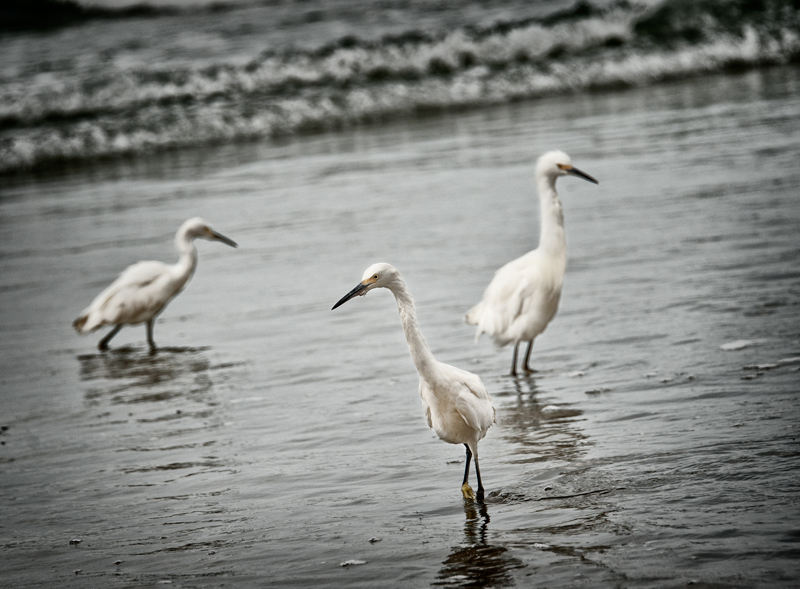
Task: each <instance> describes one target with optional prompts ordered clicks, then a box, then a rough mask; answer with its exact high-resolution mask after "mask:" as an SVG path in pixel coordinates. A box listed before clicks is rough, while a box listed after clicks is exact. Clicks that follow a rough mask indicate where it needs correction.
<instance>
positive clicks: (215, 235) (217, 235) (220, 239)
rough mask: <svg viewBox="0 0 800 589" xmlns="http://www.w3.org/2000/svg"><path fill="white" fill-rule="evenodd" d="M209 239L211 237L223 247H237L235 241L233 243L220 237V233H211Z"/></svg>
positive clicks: (227, 238) (222, 236)
mask: <svg viewBox="0 0 800 589" xmlns="http://www.w3.org/2000/svg"><path fill="white" fill-rule="evenodd" d="M211 237H213V238H214V239H216V240H217V241H221V242H222V243H224V244H225V245H229V246H231V247H239V246H238V244H237V243H236V242H235V241H233V240H232V239H231V238H230V237H225V236H224V235H222V234H221V233H217V232H216V231H212V232H211Z"/></svg>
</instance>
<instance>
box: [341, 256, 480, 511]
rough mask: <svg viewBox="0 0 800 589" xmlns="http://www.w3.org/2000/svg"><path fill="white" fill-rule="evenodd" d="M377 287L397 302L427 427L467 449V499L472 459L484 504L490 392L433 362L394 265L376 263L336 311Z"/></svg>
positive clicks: (463, 372)
mask: <svg viewBox="0 0 800 589" xmlns="http://www.w3.org/2000/svg"><path fill="white" fill-rule="evenodd" d="M374 288H388V289H389V290H390V291H392V293H393V294H394V296H395V299H396V300H397V308H398V310H399V311H400V321H401V322H402V324H403V331H404V332H405V335H406V341H407V342H408V349H409V350H410V351H411V359H412V360H413V361H414V366H415V367H416V368H417V372H418V373H419V395H420V397H421V398H422V407H423V410H424V412H425V417H426V419H427V420H428V427H430V428H432V429H433V431H435V432H436V435H437V436H439V438H440V439H442V440H444V441H445V442H448V443H450V444H464V446H465V447H466V449H467V464H466V468H465V469H464V482H463V483H462V485H461V493H462V494H463V496H464V499H475V498H476V495H475V493H474V492H473V490H472V487H470V486H469V482H468V478H469V465H470V460H471V459H472V458H474V459H475V476H476V478H477V480H478V493H477V499H478V501H481V502H483V497H484V490H483V483H482V482H481V471H480V466H479V465H478V442H479V441H480V440H482V439H483V437H484V436H485V435H486V432H487V431H488V430H489V428H490V427H491V426H492V424H493V423H495V411H494V406H493V405H492V399H491V398H490V397H489V393H488V392H487V391H486V387H485V386H483V382H481V379H480V378H479V377H478V376H476V375H474V374H472V373H471V372H467V371H466V370H461V369H460V368H456V367H454V366H450V365H449V364H443V363H442V362H439V361H438V360H436V358H434V356H433V354H432V353H431V351H430V350H429V349H428V346H427V344H426V343H425V340H424V339H423V338H422V334H421V333H420V330H419V325H418V324H417V314H416V310H415V309H414V300H413V299H412V298H411V293H410V292H408V289H407V288H406V283H405V282H404V281H403V277H402V276H400V272H398V271H397V269H396V268H395V267H394V266H392V265H390V264H373V265H372V266H370V267H369V268H367V271H366V272H365V273H364V276H363V278H362V280H361V282H360V283H359V284H358V286H356V287H355V288H354V289H353V290H351V291H350V292H349V293H347V294H346V295H345V296H344V297H342V298H341V299H340V300H339V302H337V303H336V304H335V305H334V306H333V309H335V308H336V307H338V306H339V305H342V304H344V303H346V302H347V301H349V300H350V299H352V298H353V297H356V296H364V295H366V294H367V293H368V292H369V291H371V290H372V289H374ZM333 309H332V310H333Z"/></svg>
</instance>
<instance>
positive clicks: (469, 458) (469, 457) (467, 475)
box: [464, 444, 472, 484]
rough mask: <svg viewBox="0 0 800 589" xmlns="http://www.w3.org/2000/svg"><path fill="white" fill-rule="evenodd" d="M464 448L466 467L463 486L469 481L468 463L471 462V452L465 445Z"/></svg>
mask: <svg viewBox="0 0 800 589" xmlns="http://www.w3.org/2000/svg"><path fill="white" fill-rule="evenodd" d="M464 447H465V448H466V449H467V466H466V467H464V484H466V483H467V480H469V462H470V460H472V450H470V449H469V446H467V445H466V444H464Z"/></svg>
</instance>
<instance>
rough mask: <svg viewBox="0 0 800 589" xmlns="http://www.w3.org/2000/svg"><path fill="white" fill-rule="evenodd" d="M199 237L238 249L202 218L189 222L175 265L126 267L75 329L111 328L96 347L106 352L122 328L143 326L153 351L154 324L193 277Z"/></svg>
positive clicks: (178, 236) (181, 235)
mask: <svg viewBox="0 0 800 589" xmlns="http://www.w3.org/2000/svg"><path fill="white" fill-rule="evenodd" d="M198 237H200V238H203V239H208V240H216V241H221V242H222V243H224V244H227V245H229V246H231V247H237V245H236V242H235V241H233V240H232V239H229V238H227V237H225V236H224V235H220V234H219V233H217V232H216V231H214V230H213V229H211V228H210V227H209V226H208V223H206V222H205V221H204V220H203V219H200V218H199V217H195V218H193V219H189V220H188V221H186V222H184V223H183V225H181V227H180V229H178V232H177V233H176V235H175V247H176V248H177V249H178V251H179V252H180V254H181V255H180V259H179V260H178V263H177V264H173V265H169V264H165V263H163V262H157V261H148V262H138V263H137V264H133V265H131V266H128V268H126V269H125V271H124V272H122V274H120V276H119V278H117V279H116V280H115V281H114V282H112V283H111V285H110V286H109V287H108V288H106V289H105V290H104V291H103V292H101V293H100V294H99V295H97V297H96V298H95V299H94V300H93V301H92V304H91V305H89V306H88V307H86V309H84V311H83V312H82V313H81V315H80V317H78V318H77V319H76V320H75V321H74V322H73V324H72V325H73V327H74V328H75V330H76V331H77V332H78V333H89V332H91V331H95V330H97V329H99V328H101V327H103V326H105V325H113V326H114V327H113V329H112V330H111V331H110V332H109V333H108V334H107V335H106V336H105V337H104V338H103V339H101V340H100V343H99V344H98V345H97V347H98V349H100V350H107V349H108V342H109V341H111V338H112V337H114V336H115V335H117V334H118V333H119V331H120V329H122V327H123V326H124V325H138V324H139V323H146V324H147V343H148V344H149V345H150V349H151V350H155V349H156V343H155V342H154V341H153V323H154V322H155V319H156V316H158V314H159V313H161V311H163V310H164V307H166V306H167V303H169V302H170V301H171V300H172V298H173V297H174V296H175V295H177V294H178V293H179V292H180V291H181V290H182V289H183V287H184V286H186V283H187V282H188V281H189V279H190V278H191V277H192V274H193V273H194V269H195V268H196V267H197V249H196V248H195V246H194V243H193V240H194V239H196V238H198Z"/></svg>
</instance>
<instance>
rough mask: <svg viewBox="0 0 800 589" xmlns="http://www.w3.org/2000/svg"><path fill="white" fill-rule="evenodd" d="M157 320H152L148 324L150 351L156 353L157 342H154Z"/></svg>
mask: <svg viewBox="0 0 800 589" xmlns="http://www.w3.org/2000/svg"><path fill="white" fill-rule="evenodd" d="M154 321H155V319H151V320H150V321H148V322H147V343H148V345H149V346H150V351H151V352H155V351H156V342H155V341H153V323H154Z"/></svg>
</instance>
